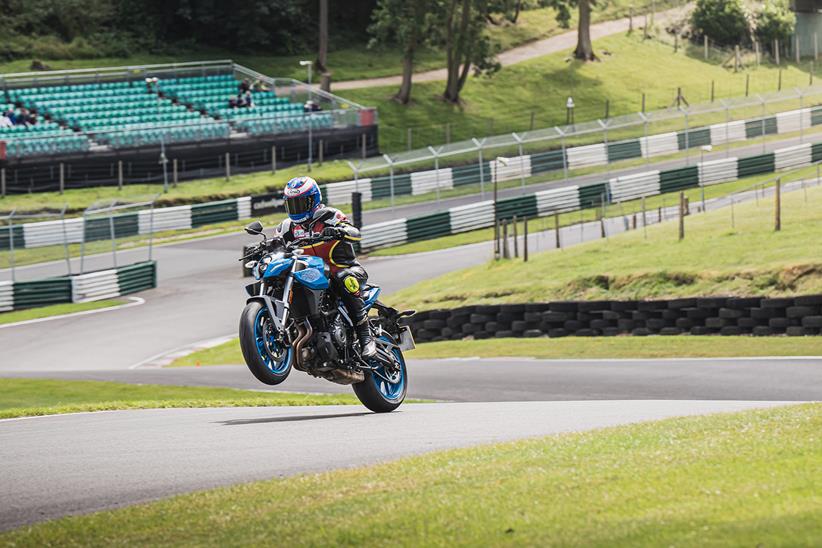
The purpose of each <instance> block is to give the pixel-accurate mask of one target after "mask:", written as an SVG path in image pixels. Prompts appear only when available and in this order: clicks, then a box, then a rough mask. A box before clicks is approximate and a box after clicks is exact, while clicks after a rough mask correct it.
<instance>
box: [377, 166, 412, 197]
mask: <svg viewBox="0 0 822 548" xmlns="http://www.w3.org/2000/svg"><path fill="white" fill-rule="evenodd" d="M403 194H411V174H410V173H402V174H400V175H394V195H395V196H401V195H403ZM390 197H391V177H390V176H383V177H376V178H374V179H371V199H372V200H379V199H380V198H390Z"/></svg>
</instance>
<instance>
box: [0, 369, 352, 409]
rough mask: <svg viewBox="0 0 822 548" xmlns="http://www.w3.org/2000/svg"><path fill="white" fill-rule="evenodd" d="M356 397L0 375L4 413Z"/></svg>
mask: <svg viewBox="0 0 822 548" xmlns="http://www.w3.org/2000/svg"><path fill="white" fill-rule="evenodd" d="M354 403H358V402H357V399H356V398H355V397H354V396H349V395H333V396H332V395H318V394H295V393H287V392H266V393H262V392H252V391H249V390H234V389H231V388H204V387H189V386H164V385H152V384H124V383H116V382H99V381H66V380H41V379H8V378H6V379H4V378H0V419H8V418H13V417H30V416H37V415H54V414H58V413H78V412H85V411H110V410H114V409H154V408H165V407H261V406H269V405H343V404H354Z"/></svg>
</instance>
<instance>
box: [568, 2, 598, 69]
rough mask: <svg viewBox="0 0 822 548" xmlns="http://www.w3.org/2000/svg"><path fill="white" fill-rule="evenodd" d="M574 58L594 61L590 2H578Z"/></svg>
mask: <svg viewBox="0 0 822 548" xmlns="http://www.w3.org/2000/svg"><path fill="white" fill-rule="evenodd" d="M574 57H576V58H577V59H582V60H583V61H595V60H596V58H597V57H596V55H594V46H593V45H592V44H591V2H590V0H579V27H578V30H577V49H575V50H574Z"/></svg>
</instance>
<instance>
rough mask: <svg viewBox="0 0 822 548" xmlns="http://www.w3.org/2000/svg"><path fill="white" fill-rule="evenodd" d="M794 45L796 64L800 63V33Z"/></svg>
mask: <svg viewBox="0 0 822 548" xmlns="http://www.w3.org/2000/svg"><path fill="white" fill-rule="evenodd" d="M793 44H794V46H793V49H794V58H795V59H796V64H797V65H798V64H799V35H798V34H797V35H796V36H795V38H794V42H793Z"/></svg>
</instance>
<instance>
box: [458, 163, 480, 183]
mask: <svg viewBox="0 0 822 548" xmlns="http://www.w3.org/2000/svg"><path fill="white" fill-rule="evenodd" d="M482 169H483V176H484V177H485V180H486V181H488V179H489V177H488V173H489V172H488V166H487V165H485V166H484V167H483V168H482ZM451 181H453V183H454V186H463V185H474V184H477V183H479V182H480V166H479V163H474V164H468V165H467V166H457V167H452V168H451Z"/></svg>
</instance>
